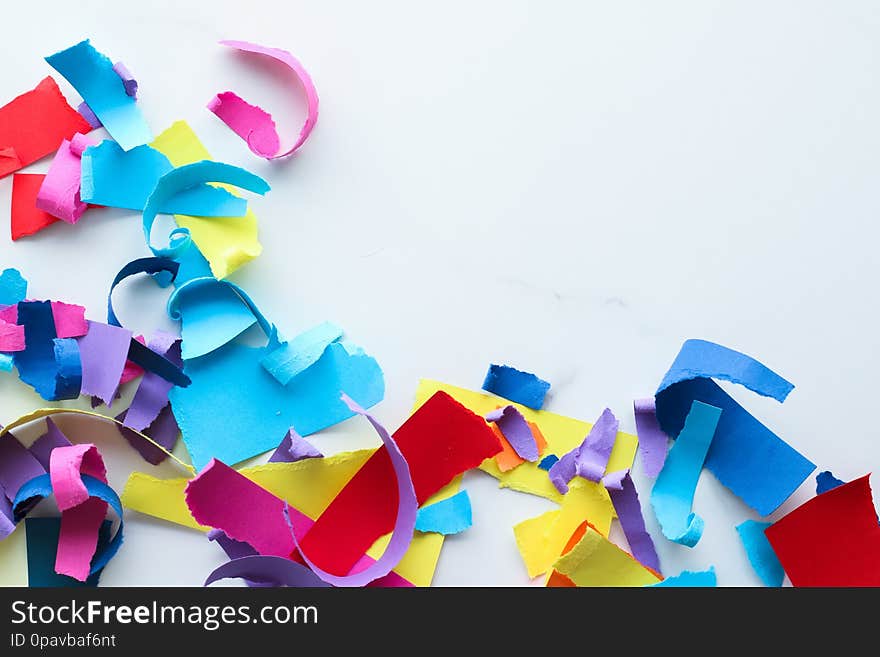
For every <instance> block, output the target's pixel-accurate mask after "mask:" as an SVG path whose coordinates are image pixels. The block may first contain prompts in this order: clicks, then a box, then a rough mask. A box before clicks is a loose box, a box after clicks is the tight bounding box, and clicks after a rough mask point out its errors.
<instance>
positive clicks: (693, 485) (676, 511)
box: [651, 401, 722, 547]
mask: <svg viewBox="0 0 880 657" xmlns="http://www.w3.org/2000/svg"><path fill="white" fill-rule="evenodd" d="M721 414H722V413H721V409H720V408H715V407H714V406H709V405H708V404H704V403H702V402H698V401H695V402H693V404H692V406H691V412H690V413H688V416H687V418H686V419H685V423H684V428H683V429H682V430H681V434H680V435H679V437H678V440H676V441H675V444H674V445H673V446H672V449H670V450H669V454H668V455H667V457H666V463H665V464H664V465H663V469H662V470H661V471H660V474H659V475H658V476H657V481H656V482H655V483H654V488H653V490H652V491H651V506H653V507H654V515H656V516H657V520H658V521H659V522H660V529H661V530H662V531H663V535H664V536H665V537H666V538H668V539H669V540H670V541H674V542H675V543H679V544H681V545H686V546H687V547H693V546H695V545H696V544H697V542H698V541H699V540H700V537H701V536H702V535H703V519H702V518H701V517H700V516H698V515H697V514H696V513H694V512H693V511H691V507H692V506H693V502H694V492H695V491H696V489H697V482H698V481H699V479H700V471H701V470H702V469H703V461H704V460H705V459H706V453H707V452H708V451H709V446H710V445H711V444H712V436H713V435H714V434H715V429H716V427H717V426H718V419H719V417H721Z"/></svg>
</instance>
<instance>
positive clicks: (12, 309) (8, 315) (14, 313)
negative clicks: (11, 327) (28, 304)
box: [0, 303, 18, 324]
mask: <svg viewBox="0 0 880 657" xmlns="http://www.w3.org/2000/svg"><path fill="white" fill-rule="evenodd" d="M0 321H3V322H6V323H7V324H18V304H17V303H14V304H12V305H11V306H4V307H3V308H0Z"/></svg>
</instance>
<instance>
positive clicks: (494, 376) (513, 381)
mask: <svg viewBox="0 0 880 657" xmlns="http://www.w3.org/2000/svg"><path fill="white" fill-rule="evenodd" d="M483 390H485V391H487V392H491V393H492V394H495V395H498V396H499V397H504V399H509V400H510V401H512V402H516V403H517V404H522V405H523V406H528V407H529V408H531V409H534V410H536V411H539V410H541V407H542V406H543V405H544V397H545V396H546V395H547V392H548V391H549V390H550V384H549V383H547V382H546V381H544V379H540V378H538V377H537V376H535V375H534V374H532V373H531V372H523V371H521V370H518V369H516V368H513V367H510V366H508V365H495V364H494V363H493V364H492V365H489V371H488V372H487V373H486V378H485V379H484V380H483Z"/></svg>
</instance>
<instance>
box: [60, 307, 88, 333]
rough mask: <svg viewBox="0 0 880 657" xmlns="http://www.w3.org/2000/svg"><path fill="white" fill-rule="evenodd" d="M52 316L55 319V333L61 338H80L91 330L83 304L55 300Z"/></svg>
mask: <svg viewBox="0 0 880 657" xmlns="http://www.w3.org/2000/svg"><path fill="white" fill-rule="evenodd" d="M52 318H53V319H54V320H55V335H56V336H57V337H59V338H78V337H80V336H82V335H85V334H86V333H88V332H89V324H88V322H86V309H85V308H83V307H82V306H77V305H74V304H72V303H64V302H62V301H53V302H52Z"/></svg>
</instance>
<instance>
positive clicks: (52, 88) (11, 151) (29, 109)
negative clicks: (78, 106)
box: [0, 77, 91, 178]
mask: <svg viewBox="0 0 880 657" xmlns="http://www.w3.org/2000/svg"><path fill="white" fill-rule="evenodd" d="M90 130H91V126H90V125H89V124H88V122H87V121H86V120H85V119H84V118H83V117H82V116H80V114H79V113H78V112H77V111H76V110H75V109H73V108H72V107H71V106H70V105H69V104H68V103H67V99H65V98H64V95H63V94H62V93H61V90H60V89H59V88H58V85H57V84H56V83H55V80H53V79H52V78H51V77H46V78H44V79H43V80H42V81H41V82H40V84H38V85H37V86H36V88H35V89H33V90H32V91H28V92H26V93H23V94H22V95H20V96H18V97H17V98H15V99H14V100H12V101H10V102H9V103H7V104H6V105H4V106H3V107H0V178H2V177H4V176H8V175H9V174H10V173H12V172H14V171H18V170H19V169H21V168H23V167H26V166H27V165H28V164H32V163H33V162H36V161H37V160H39V159H40V158H43V157H45V156H47V155H49V153H53V152H54V151H55V150H56V149H57V148H58V145H59V144H60V143H61V141H62V140H64V139H70V138H72V137H73V135H75V134H76V133H77V132H82V133H86V132H89V131H90Z"/></svg>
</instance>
